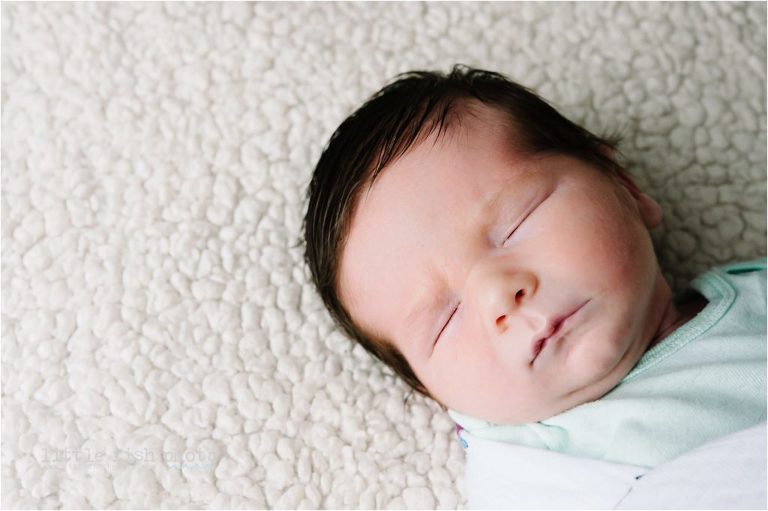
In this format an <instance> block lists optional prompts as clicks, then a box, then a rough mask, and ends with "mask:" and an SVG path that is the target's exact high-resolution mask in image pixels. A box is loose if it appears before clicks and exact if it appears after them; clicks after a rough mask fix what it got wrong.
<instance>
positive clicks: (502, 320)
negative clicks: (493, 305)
mask: <svg viewBox="0 0 768 511" xmlns="http://www.w3.org/2000/svg"><path fill="white" fill-rule="evenodd" d="M504 319H506V316H499V317H498V318H496V326H498V327H500V326H502V325H503V323H504Z"/></svg>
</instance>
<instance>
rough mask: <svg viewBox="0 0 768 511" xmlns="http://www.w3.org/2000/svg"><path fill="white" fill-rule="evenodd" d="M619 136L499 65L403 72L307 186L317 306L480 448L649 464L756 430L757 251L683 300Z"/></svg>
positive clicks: (760, 412)
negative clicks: (566, 113)
mask: <svg viewBox="0 0 768 511" xmlns="http://www.w3.org/2000/svg"><path fill="white" fill-rule="evenodd" d="M617 143H618V141H617V139H615V138H610V137H605V138H601V137H598V136H596V135H594V134H592V133H590V132H589V131H587V130H585V129H584V128H582V127H580V126H578V125H576V124H574V123H573V122H571V121H569V120H568V119H566V118H565V117H563V116H562V115H561V114H559V113H558V112H557V111H556V110H555V109H553V108H552V107H551V106H549V105H548V104H547V103H546V102H545V101H543V100H542V99H541V98H539V97H538V96H537V95H536V94H534V93H533V92H531V91H530V90H528V89H526V88H524V87H521V86H520V85H518V84H515V83H513V82H511V81H509V80H508V79H506V78H505V77H504V76H502V75H500V74H497V73H492V72H487V71H482V70H477V69H471V68H467V67H463V66H456V67H454V68H453V70H452V71H451V72H450V73H449V74H447V75H445V74H440V73H432V72H410V73H406V74H404V75H400V76H399V77H398V79H397V80H396V81H394V82H393V83H391V84H390V85H388V86H386V87H384V88H383V89H382V90H381V91H379V92H378V93H376V94H375V95H374V96H373V97H372V98H371V99H369V100H368V101H367V102H366V103H365V104H364V105H363V106H361V107H360V108H359V109H358V110H357V111H356V112H354V113H353V114H352V115H351V116H350V117H349V118H347V119H346V120H345V121H344V122H343V123H342V124H341V125H340V126H339V127H338V129H337V130H336V132H335V133H334V134H333V136H332V137H331V139H330V142H329V143H328V145H327V147H326V149H325V150H324V152H323V153H322V155H321V157H320V160H319V162H318V164H317V167H316V169H315V171H314V175H313V177H312V181H311V183H310V186H309V190H308V210H307V213H306V217H305V219H304V222H305V224H304V229H305V237H306V261H307V263H308V265H309V268H310V270H311V274H312V278H313V280H314V283H315V285H316V286H317V289H318V290H319V293H320V295H321V297H322V299H323V301H324V303H325V305H326V306H327V308H328V309H329V311H330V313H331V314H332V316H333V317H334V319H335V320H336V321H337V322H338V323H339V324H340V325H341V327H342V328H343V329H344V330H345V331H346V333H347V334H348V335H349V336H351V337H352V338H354V339H355V340H356V341H357V342H359V343H360V344H362V346H363V347H364V348H365V349H366V350H368V351H369V352H370V353H372V354H373V355H375V356H376V357H378V358H379V359H380V360H382V361H383V362H384V363H385V364H387V365H389V366H390V367H392V369H393V370H394V371H395V372H396V373H397V374H398V375H399V376H401V377H402V378H403V379H404V380H405V382H406V383H407V384H408V385H409V386H410V387H411V388H413V389H414V390H415V391H417V392H419V393H421V394H423V395H425V396H428V397H429V398H431V399H434V400H435V401H436V402H437V403H439V404H440V405H441V407H442V408H443V409H445V410H447V411H448V413H449V415H450V416H451V417H452V418H453V420H454V421H455V422H456V423H457V424H458V426H459V428H460V429H464V430H467V431H469V432H470V433H471V434H472V435H475V436H478V437H481V438H486V439H490V440H496V441H502V442H510V443H512V444H515V445H520V446H526V447H533V448H538V449H546V450H550V451H556V452H560V453H566V454H571V455H575V456H582V457H587V458H593V459H598V460H605V461H611V462H616V463H626V464H632V465H639V466H643V467H655V466H657V465H659V464H660V463H663V462H665V461H667V460H670V459H672V458H674V457H676V456H678V455H680V454H681V453H683V452H686V451H689V450H691V449H693V448H695V447H697V446H699V445H702V444H704V443H706V442H708V441H710V440H712V439H715V438H717V437H721V436H724V435H726V434H729V433H733V432H736V431H740V430H743V429H745V428H748V427H750V426H752V425H755V424H758V423H761V422H764V421H765V420H766V264H765V259H764V258H763V259H760V260H757V261H751V262H743V263H737V264H730V265H725V266H719V267H716V268H713V269H712V270H710V271H708V272H706V273H704V274H702V275H700V276H699V277H697V278H696V279H694V280H693V281H692V282H691V283H690V285H689V287H688V288H687V289H685V290H684V291H683V292H682V293H679V294H676V295H673V293H672V291H671V288H670V286H669V284H668V283H667V282H666V280H665V278H664V277H663V275H662V272H661V269H660V268H659V264H658V261H657V258H656V255H655V252H654V247H653V243H652V239H651V236H650V234H649V230H650V229H652V228H654V227H656V226H657V225H659V223H660V222H661V219H662V212H661V208H660V207H659V204H658V203H657V202H656V201H655V200H654V199H653V198H651V197H649V196H648V195H646V194H645V193H643V191H641V190H640V189H639V188H638V186H637V185H636V183H635V182H634V180H633V179H632V177H631V176H630V175H629V174H628V172H627V171H626V169H624V168H622V166H621V165H620V164H619V163H618V161H617V158H616V154H615V150H616V145H617Z"/></svg>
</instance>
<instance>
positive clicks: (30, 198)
mask: <svg viewBox="0 0 768 511" xmlns="http://www.w3.org/2000/svg"><path fill="white" fill-rule="evenodd" d="M765 19H766V5H765V3H759V2H758V3H664V4H658V3H615V4H614V3H578V4H561V3H535V4H529V3H481V2H477V3H256V4H248V3H168V4H163V3H50V4H49V3H11V2H4V3H3V5H2V486H3V494H2V507H3V508H33V507H43V508H52V507H65V508H88V507H94V508H104V507H106V508H125V507H142V508H143V507H147V508H153V507H185V508H187V507H189V508H203V507H210V508H231V507H268V508H295V507H302V508H318V507H320V508H328V507H338V508H358V507H365V508H392V507H398V508H402V507H406V508H432V507H439V508H457V507H459V508H460V507H463V506H465V505H466V499H465V497H464V494H463V469H464V453H463V452H462V449H461V447H460V446H459V444H458V442H457V440H456V438H455V436H454V435H453V430H452V423H451V422H450V420H449V418H448V417H447V416H446V415H444V414H442V413H441V412H440V411H439V409H438V408H437V407H436V406H435V405H433V404H431V403H429V402H426V401H425V400H423V399H421V398H419V397H418V396H416V397H412V398H410V399H409V400H404V398H405V396H406V390H405V386H404V385H403V384H402V383H400V382H399V381H397V380H396V379H395V378H394V377H393V376H392V373H391V372H390V371H389V370H387V369H385V368H383V367H382V366H381V365H379V364H378V363H375V362H374V361H373V360H371V359H370V357H369V356H368V355H367V354H366V353H365V352H364V351H363V350H362V349H361V348H358V347H354V346H353V345H352V344H351V343H350V342H349V341H348V340H347V339H346V338H345V337H344V336H343V335H341V333H340V332H339V331H338V330H337V329H336V328H335V327H334V325H333V324H332V322H331V321H330V318H329V316H328V314H327V313H326V312H325V311H324V309H323V308H322V305H321V302H320V300H319V298H318V296H317V295H316V293H315V292H314V290H313V289H312V287H311V286H310V284H309V280H308V271H307V270H306V268H305V266H304V264H303V259H302V258H303V247H302V246H301V219H302V217H303V214H304V193H305V190H306V186H307V183H308V181H309V178H310V175H311V171H312V168H313V166H314V163H315V161H316V160H317V158H318V156H319V155H320V152H321V150H322V147H323V145H324V144H325V143H326V141H327V139H328V137H329V136H330V134H331V133H332V131H333V130H334V129H335V127H336V126H337V125H338V124H339V123H340V122H341V121H342V120H343V119H344V118H345V117H346V115H348V114H349V113H350V112H351V111H352V110H353V109H354V108H356V107H357V106H358V105H359V104H360V102H362V101H363V100H364V99H365V98H366V97H367V96H368V95H370V94H371V93H373V92H374V91H375V90H377V89H378V88H380V87H381V86H382V85H383V84H384V83H385V82H386V81H387V80H389V79H391V78H392V77H393V76H394V75H395V74H396V73H398V72H402V71H406V70H410V69H439V70H448V69H449V68H450V66H451V65H452V64H454V63H457V62H460V63H465V64H469V65H473V66H476V67H482V68H487V69H492V70H497V71H500V72H503V73H505V74H507V75H508V76H510V77H511V78H513V79H515V80H517V81H519V82H521V83H523V84H524V85H527V86H530V87H533V88H534V89H536V90H538V92H540V93H541V94H542V95H543V96H544V97H545V98H547V99H549V100H550V101H552V102H553V103H554V104H555V105H556V106H557V107H559V108H560V109H561V111H562V112H563V113H565V114H566V115H568V116H570V117H571V118H572V119H573V120H575V121H577V122H580V123H583V124H584V125H585V126H586V127H588V128H589V129H592V130H596V131H603V130H607V131H610V130H614V129H618V130H621V131H622V132H623V133H624V135H625V143H624V144H623V146H622V148H623V153H624V158H625V160H624V161H625V162H626V164H627V166H628V167H629V168H630V171H631V172H632V173H633V174H634V175H635V176H636V177H637V180H638V181H639V183H640V184H641V186H643V187H644V188H646V189H647V191H648V192H649V193H650V194H651V195H653V196H655V197H656V198H657V199H658V200H659V202H660V203H661V204H662V207H663V208H664V210H665V215H666V216H665V222H664V225H663V227H661V228H659V229H658V230H657V231H655V233H654V237H655V238H654V239H655V241H656V242H657V246H658V253H659V258H660V261H661V264H662V265H663V267H664V268H665V272H666V273H667V275H668V277H669V278H670V280H671V281H672V283H673V286H674V287H675V289H680V288H681V287H682V285H684V283H685V282H686V281H687V280H688V279H689V278H690V277H692V276H693V275H695V274H697V273H699V272H701V271H704V270H705V269H706V268H708V267H709V266H711V265H713V264H717V263H724V262H727V261H731V260H739V259H748V258H752V257H755V256H758V255H762V254H765V235H766V222H765V220H766V217H765V190H766V188H765V184H766V174H765V170H766V106H765V105H766V98H765V87H766V26H765Z"/></svg>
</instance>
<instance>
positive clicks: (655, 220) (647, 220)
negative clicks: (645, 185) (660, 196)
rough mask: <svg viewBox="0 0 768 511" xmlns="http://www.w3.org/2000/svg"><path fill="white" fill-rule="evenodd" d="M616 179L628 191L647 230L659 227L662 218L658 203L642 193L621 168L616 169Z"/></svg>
mask: <svg viewBox="0 0 768 511" xmlns="http://www.w3.org/2000/svg"><path fill="white" fill-rule="evenodd" d="M616 178H617V180H618V182H619V183H620V184H621V185H622V186H624V188H626V189H627V190H629V193H630V194H631V195H632V198H633V199H634V200H635V202H636V203H637V207H638V210H639V212H640V217H641V218H642V219H643V223H644V224H645V226H646V227H648V228H649V229H653V228H654V227H656V226H657V225H659V224H660V223H661V217H662V212H661V206H659V203H658V202H656V200H655V199H654V198H653V197H651V196H650V195H647V194H645V193H643V192H642V191H641V190H640V188H639V187H638V186H637V185H636V184H635V182H634V181H633V180H632V178H631V177H630V176H629V174H628V173H627V171H626V170H624V169H623V168H621V167H617V170H616Z"/></svg>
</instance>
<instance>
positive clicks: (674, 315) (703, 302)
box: [648, 289, 709, 349]
mask: <svg viewBox="0 0 768 511" xmlns="http://www.w3.org/2000/svg"><path fill="white" fill-rule="evenodd" d="M708 303H709V301H708V300H707V299H706V298H705V297H704V296H702V295H701V294H700V293H699V292H698V291H696V290H694V289H688V290H686V292H685V293H683V294H682V295H681V296H680V297H679V298H678V300H677V303H675V301H674V300H670V301H669V307H667V309H666V310H665V311H664V316H663V317H662V318H661V323H660V324H659V330H658V332H657V334H656V335H655V336H654V338H653V339H651V342H650V344H648V349H651V348H652V347H654V346H656V345H657V344H659V343H660V342H661V341H663V340H664V339H665V338H667V337H668V336H669V335H670V334H671V333H672V332H674V331H675V330H677V329H678V328H680V327H681V326H683V325H684V324H686V323H687V322H688V321H690V320H691V319H693V318H694V317H695V316H696V315H697V314H698V313H699V312H701V311H702V310H703V309H704V307H706V306H707V304H708Z"/></svg>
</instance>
